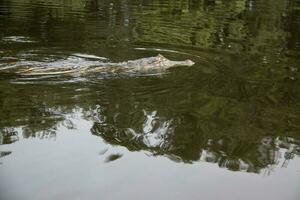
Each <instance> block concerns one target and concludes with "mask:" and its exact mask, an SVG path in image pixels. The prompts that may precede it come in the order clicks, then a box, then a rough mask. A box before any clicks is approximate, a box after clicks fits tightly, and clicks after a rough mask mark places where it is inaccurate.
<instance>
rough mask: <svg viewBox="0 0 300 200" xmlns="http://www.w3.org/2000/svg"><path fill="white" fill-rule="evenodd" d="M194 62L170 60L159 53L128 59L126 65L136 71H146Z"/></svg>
mask: <svg viewBox="0 0 300 200" xmlns="http://www.w3.org/2000/svg"><path fill="white" fill-rule="evenodd" d="M194 64H195V63H194V62H193V61H191V60H184V61H172V60H169V59H167V58H166V57H164V56H163V55H161V54H158V55H157V56H155V57H149V58H142V59H138V60H133V61H128V62H127V63H126V65H127V66H129V67H130V68H133V69H134V70H137V71H148V70H150V71H151V70H165V69H168V68H171V67H177V66H192V65H194Z"/></svg>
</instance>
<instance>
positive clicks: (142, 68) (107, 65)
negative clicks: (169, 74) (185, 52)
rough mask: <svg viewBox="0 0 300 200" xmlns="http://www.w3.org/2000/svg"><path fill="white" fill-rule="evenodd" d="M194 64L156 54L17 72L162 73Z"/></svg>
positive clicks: (35, 67) (41, 73) (51, 73)
mask: <svg viewBox="0 0 300 200" xmlns="http://www.w3.org/2000/svg"><path fill="white" fill-rule="evenodd" d="M194 64H195V63H194V62H193V61H191V60H184V61H172V60H169V59H167V58H165V57H164V56H163V55H161V54H158V55H157V56H154V57H148V58H141V59H137V60H129V61H125V62H119V63H111V62H100V61H88V64H87V63H85V64H84V65H80V64H79V63H77V64H76V65H74V63H73V65H70V66H68V65H67V64H66V63H64V65H61V66H59V62H57V63H54V62H53V63H51V64H49V63H48V65H45V66H43V65H42V64H41V63H39V64H38V65H37V66H36V65H33V66H26V67H25V68H24V67H22V68H21V69H19V70H18V71H17V73H18V74H21V75H59V74H82V73H93V72H104V73H105V72H108V73H110V72H112V73H118V72H152V71H164V70H167V69H169V68H171V67H176V66H192V65H194Z"/></svg>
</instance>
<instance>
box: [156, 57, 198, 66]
mask: <svg viewBox="0 0 300 200" xmlns="http://www.w3.org/2000/svg"><path fill="white" fill-rule="evenodd" d="M155 58H156V59H157V64H158V66H159V67H162V68H170V67H177V66H192V65H194V64H195V63H194V62H193V61H191V60H189V59H188V60H183V61H172V60H169V59H167V58H166V57H164V56H163V55H161V54H158V55H157V56H156V57H155Z"/></svg>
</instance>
